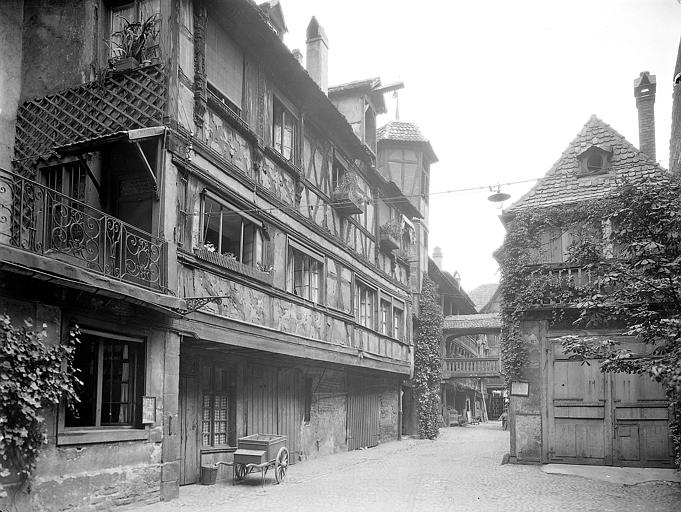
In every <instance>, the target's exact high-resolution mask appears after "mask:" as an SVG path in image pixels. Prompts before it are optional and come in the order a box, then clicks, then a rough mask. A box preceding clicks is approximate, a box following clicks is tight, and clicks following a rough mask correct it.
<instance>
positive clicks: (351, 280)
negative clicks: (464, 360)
mask: <svg viewBox="0 0 681 512" xmlns="http://www.w3.org/2000/svg"><path fill="white" fill-rule="evenodd" d="M12 9H13V11H12V14H13V16H14V17H12V16H6V17H4V18H0V19H3V20H10V21H11V22H12V24H11V28H12V32H11V33H12V34H14V36H15V37H16V38H21V43H19V42H18V41H14V42H15V43H16V44H15V45H14V46H13V48H12V52H10V53H8V54H5V55H3V56H1V57H0V64H2V65H0V68H2V69H3V70H4V71H0V73H5V74H6V76H8V77H20V80H19V82H18V83H19V85H17V81H16V80H14V81H10V84H11V87H10V94H9V96H8V97H10V98H14V109H13V112H16V116H14V117H13V118H12V119H5V118H3V119H2V123H3V125H2V126H3V128H5V127H6V128H8V129H12V130H14V129H15V137H14V138H13V140H10V139H7V141H5V138H3V146H2V148H3V154H2V155H1V156H2V158H0V162H2V163H3V166H4V167H5V168H4V169H3V170H2V173H1V174H0V181H1V182H2V183H1V186H0V191H1V192H0V197H1V203H0V209H1V210H2V211H1V212H0V279H1V283H2V286H1V287H0V312H6V313H7V314H9V315H10V316H11V317H12V319H13V320H14V321H16V322H22V321H23V319H24V318H27V317H31V318H33V319H34V320H35V321H37V322H39V323H43V322H44V323H46V324H47V325H48V333H49V336H50V340H51V341H52V342H53V343H58V342H59V340H60V339H61V338H62V337H63V336H65V335H66V334H67V332H68V329H69V328H70V327H71V326H73V325H75V324H77V325H78V326H79V327H80V330H81V333H82V336H81V343H80V345H79V348H78V351H77V354H76V361H75V362H76V365H77V366H78V367H79V368H80V370H81V376H82V377H81V379H82V380H84V382H85V386H83V387H82V388H81V390H80V394H81V402H80V404H79V406H78V408H77V410H76V411H73V410H69V409H68V408H65V407H61V408H59V410H56V411H53V412H52V413H51V414H50V415H49V419H48V425H47V426H48V432H47V433H48V444H47V445H46V446H45V448H44V450H43V452H42V456H41V458H40V460H39V464H38V468H37V470H36V472H35V477H34V485H33V487H32V491H31V493H30V495H27V496H25V497H24V499H25V500H27V503H30V505H29V506H30V507H32V508H33V509H34V510H53V509H54V510H56V509H63V508H69V507H83V506H98V507H103V508H110V507H114V506H115V505H123V504H127V503H130V502H132V501H154V500H158V499H159V497H160V499H172V498H173V497H175V496H177V494H178V492H180V491H179V489H180V486H181V485H184V484H191V483H195V482H198V481H199V479H200V474H201V467H202V466H207V465H212V464H214V463H215V462H218V461H226V462H229V461H230V460H231V457H232V453H233V452H234V450H235V448H236V442H237V439H238V438H239V437H242V436H245V435H249V434H256V433H266V434H283V435H286V436H287V438H288V440H287V445H288V449H289V452H290V462H291V463H294V464H295V463H296V462H299V461H304V460H306V459H310V458H315V457H319V456H322V455H328V454H332V453H334V452H338V451H343V450H352V449H357V448H361V447H370V446H375V445H376V444H377V443H380V442H383V441H385V440H392V439H397V438H398V437H399V435H400V411H401V402H400V396H401V394H400V389H401V383H402V381H403V380H405V379H408V378H409V376H410V372H411V363H412V326H411V316H412V295H411V292H412V291H416V290H417V287H414V283H415V282H418V275H419V273H420V272H422V271H423V270H424V267H423V262H424V261H426V260H425V258H424V259H421V260H420V261H421V264H419V263H418V261H419V258H418V257H417V255H418V254H417V253H419V252H420V253H424V254H425V251H426V248H427V239H426V234H425V233H426V231H425V228H423V226H424V223H422V222H419V219H427V208H426V205H427V193H428V183H427V172H428V167H429V165H430V163H432V162H434V161H435V157H434V153H433V152H432V148H430V145H429V144H428V143H427V141H425V140H418V141H413V140H411V139H410V141H411V142H408V144H412V145H414V144H415V145H417V146H418V147H419V148H420V149H419V151H417V152H414V151H412V150H405V152H404V154H402V155H401V156H400V155H396V154H393V150H392V149H391V150H390V151H389V152H388V153H382V152H381V148H380V142H379V138H380V137H377V132H376V116H377V115H378V114H380V113H382V112H384V111H385V105H384V103H383V93H384V92H386V90H389V87H387V88H386V87H383V88H382V87H381V85H380V80H377V79H376V80H370V81H365V82H362V84H361V86H357V87H355V86H341V87H338V88H328V84H327V78H326V74H327V69H328V65H329V63H328V40H327V37H326V34H325V33H324V30H323V28H322V27H321V25H320V24H319V23H318V22H317V20H316V19H314V18H313V19H312V21H311V22H310V24H309V26H308V29H307V42H306V45H307V52H306V54H307V55H306V68H305V67H303V66H302V64H301V60H300V55H299V54H295V53H292V52H291V51H290V50H289V49H288V48H287V47H286V46H285V45H284V43H283V34H284V33H285V31H286V24H285V21H284V17H283V12H282V10H281V5H280V4H279V3H278V2H276V1H270V2H266V3H264V4H262V5H260V6H257V5H256V4H255V3H253V2H252V1H250V0H223V1H217V0H130V1H123V0H120V1H119V0H89V1H86V0H82V1H75V2H71V1H69V2H66V1H56V2H55V1H53V0H50V1H47V0H45V1H37V2H22V1H15V2H12ZM8 12H9V11H8ZM15 21H18V22H19V23H20V25H19V26H20V27H21V29H20V30H19V29H17V26H16V25H15V24H14V22H15ZM145 22H146V23H147V24H148V26H147V29H148V30H147V31H146V32H145V35H146V37H145V38H144V39H143V40H140V39H135V40H134V41H133V42H135V44H137V47H135V45H134V44H133V45H129V46H130V47H128V46H126V44H127V43H128V42H130V41H128V40H126V39H125V38H126V37H129V34H128V35H126V34H127V33H128V32H129V31H128V30H127V29H129V28H130V25H131V24H133V25H134V24H135V23H139V24H138V25H136V27H137V28H138V29H140V28H141V27H142V24H143V23H145ZM8 33H10V32H8ZM123 47H125V48H127V49H126V50H125V51H126V52H128V53H130V52H132V53H134V55H128V53H125V52H124V51H123V50H121V48H123ZM355 85H357V84H355ZM11 106H12V105H10V107H11ZM10 111H12V109H11V108H10ZM384 133H387V134H390V133H392V131H390V130H388V131H386V132H384ZM384 139H386V140H389V139H391V137H384ZM5 142H7V143H6V144H5ZM377 155H378V157H377ZM419 169H420V170H421V171H422V174H421V175H420V176H421V177H420V178H417V177H416V176H419V175H418V174H417V171H418V170H419ZM395 173H399V179H398V178H397V177H396V176H397V174H395ZM410 173H414V176H413V177H410V176H409V174H410ZM410 179H411V180H413V179H415V180H416V181H417V182H418V183H416V184H415V185H409V186H405V185H404V184H403V182H401V181H400V180H406V181H408V180H410ZM424 180H425V181H424ZM406 181H405V183H406ZM414 191H415V192H414ZM419 265H420V266H419ZM220 471H221V472H223V473H222V474H221V475H220V477H222V476H226V475H227V473H228V472H227V471H226V470H225V469H224V468H223V469H221V470H220ZM0 503H1V501H0Z"/></svg>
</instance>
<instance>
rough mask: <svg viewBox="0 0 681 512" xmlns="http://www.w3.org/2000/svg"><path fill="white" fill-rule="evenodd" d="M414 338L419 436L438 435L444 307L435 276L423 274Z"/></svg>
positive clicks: (432, 437) (426, 437) (424, 437)
mask: <svg viewBox="0 0 681 512" xmlns="http://www.w3.org/2000/svg"><path fill="white" fill-rule="evenodd" d="M415 323H416V334H415V337H414V339H415V342H414V345H415V346H414V386H415V394H416V403H417V414H418V419H419V437H421V438H422V439H435V438H436V437H437V434H438V424H439V417H440V414H439V407H438V406H439V401H440V380H441V377H442V366H441V364H442V363H441V361H440V342H441V340H442V324H443V318H442V310H441V309H440V304H439V301H438V295H437V288H436V286H435V283H434V282H433V280H432V279H430V278H429V277H428V276H427V275H424V276H423V286H422V290H421V297H420V298H419V315H418V317H417V318H416V321H415Z"/></svg>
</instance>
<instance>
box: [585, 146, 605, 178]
mask: <svg viewBox="0 0 681 512" xmlns="http://www.w3.org/2000/svg"><path fill="white" fill-rule="evenodd" d="M611 158H612V150H611V149H610V148H609V147H607V146H600V145H593V146H590V147H588V148H587V149H586V150H584V151H582V152H581V153H580V154H579V155H577V160H578V161H579V174H580V175H582V176H584V175H594V174H602V173H605V172H608V169H609V167H610V159H611Z"/></svg>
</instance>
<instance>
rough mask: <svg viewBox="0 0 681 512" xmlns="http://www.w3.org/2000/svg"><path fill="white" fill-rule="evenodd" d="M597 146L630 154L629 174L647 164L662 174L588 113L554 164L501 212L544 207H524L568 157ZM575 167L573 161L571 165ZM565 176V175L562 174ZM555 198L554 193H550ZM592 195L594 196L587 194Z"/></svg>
mask: <svg viewBox="0 0 681 512" xmlns="http://www.w3.org/2000/svg"><path fill="white" fill-rule="evenodd" d="M599 130H603V131H605V132H606V133H605V134H602V133H601V134H598V135H597V134H595V133H593V132H594V131H596V132H598V131H599ZM589 135H593V136H592V138H591V139H590V142H589V141H587V140H585V139H586V138H587V137H588V136H589ZM604 138H605V139H614V141H613V140H605V141H604V140H603V139H604ZM597 144H608V145H617V146H619V149H620V150H621V151H619V152H620V153H622V154H624V155H630V156H629V158H632V160H633V161H632V162H627V163H629V164H634V165H633V166H630V167H628V169H630V170H631V171H639V173H640V172H642V169H641V167H642V166H644V165H650V166H654V167H655V168H656V169H655V170H662V171H664V168H663V167H661V166H660V165H659V164H658V163H657V162H656V161H654V160H652V159H651V158H650V156H649V155H647V154H646V153H643V152H642V151H641V150H640V149H638V148H637V147H636V146H634V145H633V144H632V143H631V142H629V141H628V140H627V139H626V138H625V137H624V135H622V134H621V133H619V132H618V131H617V130H615V129H614V128H613V127H612V126H610V125H609V124H608V123H606V122H605V121H603V120H602V119H601V118H599V117H598V116H597V115H595V114H592V115H591V117H589V119H588V120H587V122H586V123H584V125H583V126H582V128H581V130H580V131H579V132H578V133H577V135H576V136H575V137H574V138H573V139H572V140H571V141H570V143H569V144H568V145H567V146H566V148H565V149H564V150H563V152H562V153H561V155H560V157H559V158H558V159H557V160H556V161H555V162H554V164H553V165H552V166H551V167H550V168H549V170H548V171H547V172H546V173H545V174H544V176H542V177H541V178H540V179H539V180H537V182H536V183H535V184H534V186H533V187H532V188H531V189H530V190H528V191H527V192H526V193H525V194H523V195H522V196H521V197H520V198H519V199H518V200H517V201H515V202H514V203H513V204H512V205H511V206H509V207H508V208H507V209H505V210H504V213H511V212H513V211H517V210H520V209H523V208H528V207H532V206H534V207H541V206H548V204H545V205H527V204H525V203H527V202H528V201H529V199H530V198H532V197H533V196H534V195H535V194H537V192H538V191H540V189H541V188H542V186H543V185H545V184H546V183H547V181H548V180H550V179H551V178H553V177H555V176H557V175H558V174H559V171H560V170H564V169H563V167H569V165H570V164H572V162H570V161H569V159H570V158H573V157H574V156H576V155H577V154H579V153H581V152H582V151H584V150H586V149H587V148H589V147H590V146H593V145H597ZM637 159H638V160H642V162H640V163H639V162H638V160H637ZM575 164H576V162H575ZM620 167H622V164H620V165H618V166H617V167H616V168H615V167H614V168H613V169H614V170H615V171H616V172H624V171H626V170H627V168H620ZM563 174H565V172H563ZM563 185H570V184H569V183H568V184H566V183H564V184H563ZM553 193H554V195H555V191H554V192H553ZM591 195H594V194H591ZM588 198H589V197H583V198H581V199H575V200H574V202H579V201H581V200H585V199H588ZM566 202H567V201H565V200H560V201H556V202H554V203H553V204H565V203H566Z"/></svg>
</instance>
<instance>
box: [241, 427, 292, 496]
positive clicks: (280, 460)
mask: <svg viewBox="0 0 681 512" xmlns="http://www.w3.org/2000/svg"><path fill="white" fill-rule="evenodd" d="M233 464H234V465H233V470H234V478H235V480H243V479H244V478H246V475H248V474H249V473H252V472H254V471H259V472H260V484H261V485H264V484H265V476H266V475H267V471H268V470H269V469H270V468H274V477H275V478H276V480H277V483H278V484H279V483H281V482H282V481H283V480H284V477H285V476H286V470H287V469H288V464H289V453H288V448H286V436H279V435H274V434H254V435H252V436H246V437H241V438H239V439H238V440H237V450H236V451H235V452H234V463H233Z"/></svg>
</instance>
